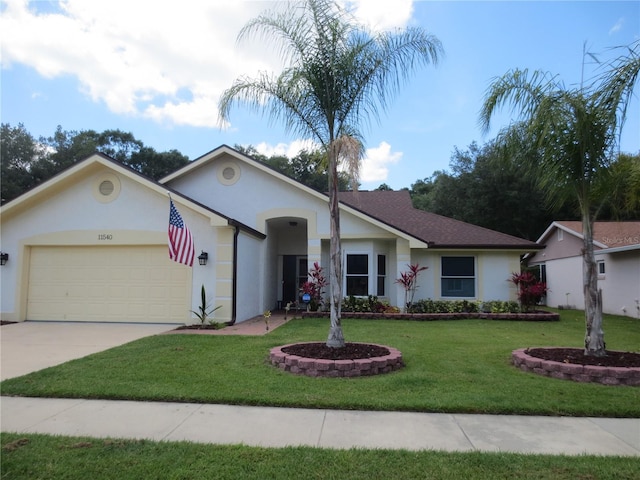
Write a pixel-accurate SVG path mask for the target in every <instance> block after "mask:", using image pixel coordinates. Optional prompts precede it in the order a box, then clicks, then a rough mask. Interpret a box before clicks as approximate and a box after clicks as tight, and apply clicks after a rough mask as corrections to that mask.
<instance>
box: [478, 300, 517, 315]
mask: <svg viewBox="0 0 640 480" xmlns="http://www.w3.org/2000/svg"><path fill="white" fill-rule="evenodd" d="M482 311H483V312H486V313H520V304H519V303H518V302H513V301H508V302H505V301H502V300H491V301H488V302H484V303H483V304H482Z"/></svg>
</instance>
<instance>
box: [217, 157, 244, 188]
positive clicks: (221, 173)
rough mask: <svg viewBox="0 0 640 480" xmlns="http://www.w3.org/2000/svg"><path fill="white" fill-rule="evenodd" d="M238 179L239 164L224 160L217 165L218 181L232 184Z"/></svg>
mask: <svg viewBox="0 0 640 480" xmlns="http://www.w3.org/2000/svg"><path fill="white" fill-rule="evenodd" d="M238 180H240V166H239V165H238V164H237V163H236V162H224V163H223V164H222V165H220V166H219V167H218V181H219V182H220V183H221V184H223V185H227V186H228V185H233V184H234V183H236V182H237V181H238Z"/></svg>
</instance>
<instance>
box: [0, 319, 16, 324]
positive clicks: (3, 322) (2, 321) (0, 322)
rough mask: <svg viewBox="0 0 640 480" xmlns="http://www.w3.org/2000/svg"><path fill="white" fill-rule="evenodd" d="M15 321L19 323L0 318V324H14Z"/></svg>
mask: <svg viewBox="0 0 640 480" xmlns="http://www.w3.org/2000/svg"><path fill="white" fill-rule="evenodd" d="M14 323H18V322H8V321H6V320H0V325H13V324H14Z"/></svg>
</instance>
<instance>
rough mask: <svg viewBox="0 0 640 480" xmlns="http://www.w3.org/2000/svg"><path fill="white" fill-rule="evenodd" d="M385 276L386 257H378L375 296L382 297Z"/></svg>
mask: <svg viewBox="0 0 640 480" xmlns="http://www.w3.org/2000/svg"><path fill="white" fill-rule="evenodd" d="M386 276H387V257H386V255H378V288H377V289H376V295H378V296H379V297H383V296H384V284H385V280H386Z"/></svg>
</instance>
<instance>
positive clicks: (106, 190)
mask: <svg viewBox="0 0 640 480" xmlns="http://www.w3.org/2000/svg"><path fill="white" fill-rule="evenodd" d="M115 189H116V187H115V186H114V185H113V182H112V181H111V180H103V181H102V182H100V186H99V187H98V191H99V192H100V195H104V196H105V197H108V196H109V195H111V194H112V193H113V191H114V190H115Z"/></svg>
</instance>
